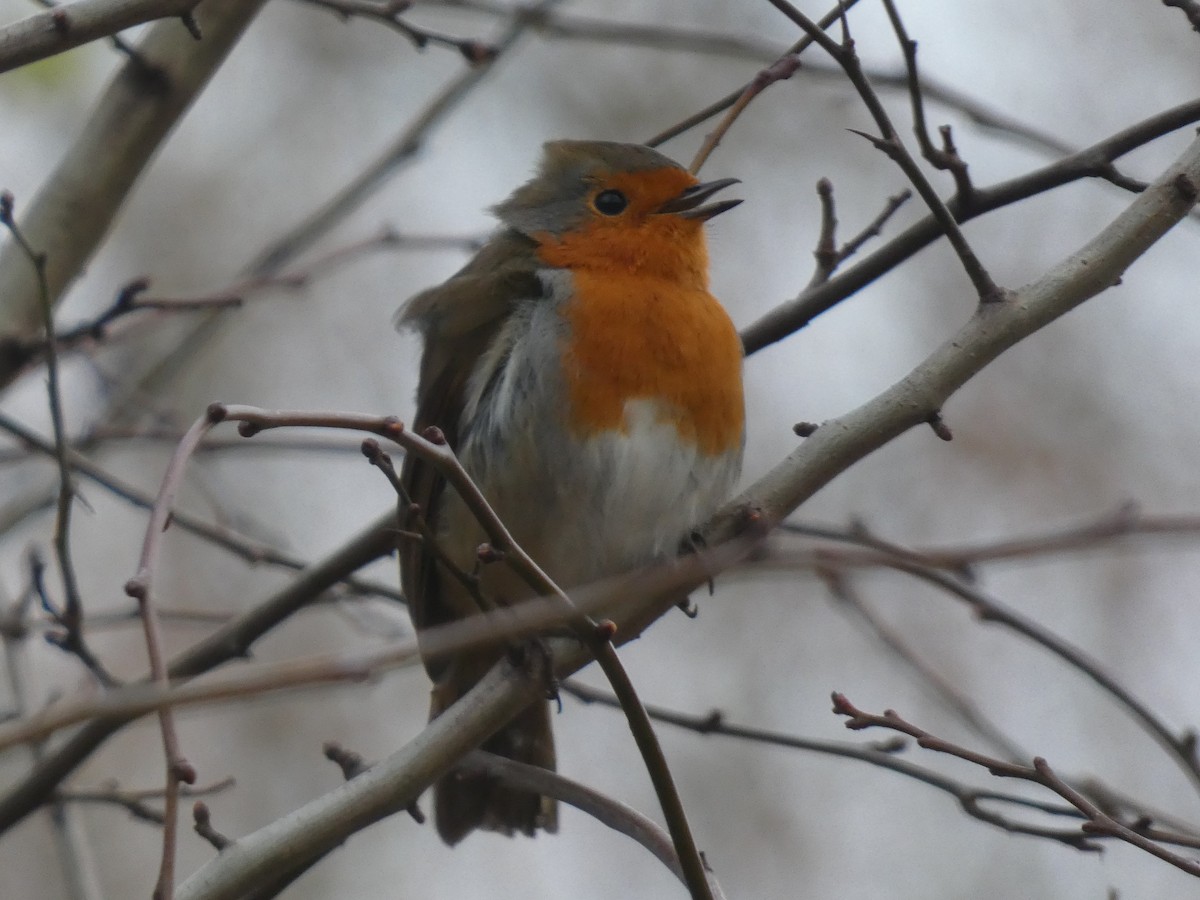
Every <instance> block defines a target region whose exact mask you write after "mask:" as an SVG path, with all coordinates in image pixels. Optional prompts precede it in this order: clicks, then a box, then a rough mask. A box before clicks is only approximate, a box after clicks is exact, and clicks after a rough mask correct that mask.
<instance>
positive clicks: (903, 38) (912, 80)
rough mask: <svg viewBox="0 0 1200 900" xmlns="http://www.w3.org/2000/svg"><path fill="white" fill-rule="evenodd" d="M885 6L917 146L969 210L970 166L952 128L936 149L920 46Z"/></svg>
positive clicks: (888, 2)
mask: <svg viewBox="0 0 1200 900" xmlns="http://www.w3.org/2000/svg"><path fill="white" fill-rule="evenodd" d="M883 5H884V8H885V9H886V10H887V14H888V19H889V20H890V21H891V23H892V30H893V31H894V32H895V33H896V40H897V41H898V42H899V43H900V49H901V51H903V53H904V66H905V69H906V71H907V72H908V94H909V100H910V102H911V103H912V111H913V131H914V133H915V134H916V136H917V143H918V144H919V145H920V147H921V155H922V156H924V157H925V159H927V160H928V161H929V163H930V164H931V165H933V166H935V167H936V168H939V169H943V170H946V171H948V172H950V174H951V175H952V176H953V177H954V183H955V185H956V187H957V191H958V196H959V197H961V198H962V200H963V203H964V204H965V205H968V206H969V205H970V203H971V193H972V191H973V187H972V185H971V177H970V175H968V174H967V164H966V163H965V162H964V161H963V159H962V157H960V156H959V155H958V151H957V150H956V149H955V147H954V141H953V138H952V137H951V135H950V126H949V125H943V126H942V128H941V129H939V130H940V131H941V135H942V144H943V146H942V148H941V149H938V148H937V147H935V146H934V145H933V141H932V140H931V139H930V137H929V126H928V125H926V123H925V99H924V96H923V94H922V91H921V76H920V75H919V74H918V72H917V42H916V41H914V40H912V39H911V38H909V36H908V31H907V29H906V28H905V27H904V20H903V19H901V18H900V13H899V11H897V9H896V4H895V3H894V2H893V0H883Z"/></svg>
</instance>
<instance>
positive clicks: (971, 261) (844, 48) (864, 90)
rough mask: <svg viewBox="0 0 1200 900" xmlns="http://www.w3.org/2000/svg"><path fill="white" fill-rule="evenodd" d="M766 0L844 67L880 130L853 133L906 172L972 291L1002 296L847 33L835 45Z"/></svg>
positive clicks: (989, 297)
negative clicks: (918, 160)
mask: <svg viewBox="0 0 1200 900" xmlns="http://www.w3.org/2000/svg"><path fill="white" fill-rule="evenodd" d="M768 2H769V3H770V4H771V5H772V6H774V7H775V8H776V9H777V10H779V11H780V12H781V13H783V14H784V15H785V16H787V17H788V18H789V19H791V20H792V21H793V22H794V23H796V24H797V25H799V26H800V27H801V28H802V29H803V30H804V31H805V33H807V34H808V36H809V37H811V38H812V39H813V40H814V41H815V42H816V43H818V44H820V45H821V49H822V50H824V51H825V52H826V53H828V54H829V55H830V56H831V57H833V59H834V61H835V62H837V63H838V65H840V66H841V67H842V69H843V70H844V71H845V73H846V77H847V78H849V79H850V83H851V84H853V85H854V87H855V90H857V91H858V95H859V96H860V97H861V98H862V101H863V103H864V105H865V106H866V107H867V109H868V111H869V112H870V113H871V118H873V119H874V120H875V124H876V126H877V127H878V128H879V131H880V136H879V137H873V136H871V135H868V134H865V133H863V132H856V133H857V134H861V135H862V136H863V137H865V138H866V139H867V140H869V141H870V142H871V143H872V145H873V146H874V147H875V148H876V149H877V150H881V151H883V152H884V153H885V154H887V156H888V158H889V159H891V160H892V161H893V162H895V163H896V165H898V166H899V167H900V169H901V170H902V171H903V172H904V174H905V175H907V176H908V180H909V181H911V182H912V185H913V187H915V188H916V189H917V193H918V194H920V195H921V199H923V200H924V201H925V204H926V205H927V206H928V207H929V209H930V212H932V213H933V217H934V219H936V220H937V223H938V225H939V226H940V228H941V230H942V232H943V233H944V234H945V235H946V239H947V240H948V241H949V242H950V246H951V247H953V248H954V252H955V253H956V254H957V255H958V258H959V261H960V262H961V263H962V266H963V269H964V270H965V271H966V273H967V277H968V278H970V279H971V284H973V285H974V286H975V293H976V294H977V295H978V298H979V301H980V302H981V303H992V302H996V301H999V300H1002V299H1004V298H1005V292H1004V291H1002V290H1001V289H1000V287H999V286H998V285H996V283H995V282H994V281H992V277H991V275H989V274H988V272H987V270H986V269H985V268H984V267H983V263H981V262H980V261H979V258H978V257H977V256H976V255H975V251H974V250H972V249H971V245H970V244H968V243H967V239H966V237H965V236H964V235H963V233H962V229H960V228H959V227H958V222H957V221H955V219H954V216H953V215H952V214H951V212H950V210H949V209H948V208H947V206H946V204H945V203H943V202H942V199H941V197H939V196H938V193H937V191H935V190H934V188H933V185H931V184H930V183H929V180H928V179H927V178H926V177H925V173H924V172H922V171H921V168H920V166H918V165H917V164H916V162H915V161H914V160H913V158H912V156H910V155H909V153H908V150H907V149H905V146H904V142H903V141H901V140H900V135H899V134H898V133H897V132H896V129H895V128H894V127H893V125H892V121H891V118H890V117H889V116H888V114H887V110H885V109H884V108H883V104H882V103H881V102H880V101H879V97H878V95H877V94H876V93H875V90H874V88H872V87H871V83H870V82H869V81H868V80H867V77H866V75H865V74H864V72H863V69H862V63H861V62H860V60H859V58H858V53H857V52H856V51H855V49H854V42H853V41H852V40H851V39H850V37H849V35H848V34H847V36H846V38H845V40H844V41H843V42H842V44H841V45H838V44H837V43H836V42H835V41H834V40H833V39H832V38H831V37H829V35H827V34H826V33H825V31H824V29H822V28H820V27H819V26H818V25H817V24H816V23H814V22H812V21H811V20H809V18H808V17H807V16H805V15H804V14H803V13H801V12H800V11H799V10H797V9H796V8H795V7H794V6H792V4H790V3H788V2H787V0H768ZM845 22H846V19H845V16H844V14H843V16H842V23H843V27H845Z"/></svg>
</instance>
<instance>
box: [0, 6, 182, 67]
mask: <svg viewBox="0 0 1200 900" xmlns="http://www.w3.org/2000/svg"><path fill="white" fill-rule="evenodd" d="M199 2H200V0H74V2H72V3H63V4H60V5H57V6H54V7H52V8H51V9H49V10H47V11H45V12H40V13H34V14H33V15H32V16H29V17H27V18H24V19H22V20H21V21H19V22H14V23H13V24H12V25H8V26H6V27H5V28H2V29H0V72H7V71H9V70H10V69H15V68H17V67H18V66H24V65H27V64H28V63H31V62H34V61H36V60H39V59H45V58H46V57H48V56H54V55H55V54H56V53H62V52H63V51H64V50H70V49H71V48H72V47H78V46H80V45H81V44H86V43H89V42H91V41H95V40H99V39H100V38H105V37H111V36H112V35H115V34H116V33H117V32H118V31H124V30H125V29H126V28H132V27H133V26H134V25H141V24H143V23H145V22H153V21H154V20H156V19H172V18H179V17H181V16H183V15H186V14H188V13H190V12H191V11H192V10H193V9H194V8H195V7H196V5H197V4H198V3H199ZM175 27H178V26H175Z"/></svg>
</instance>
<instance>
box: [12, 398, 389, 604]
mask: <svg viewBox="0 0 1200 900" xmlns="http://www.w3.org/2000/svg"><path fill="white" fill-rule="evenodd" d="M0 430H3V431H7V432H8V433H9V434H11V435H13V436H14V437H16V438H17V439H18V440H20V441H21V442H22V443H24V444H26V445H27V446H29V447H31V448H33V449H35V450H37V451H38V452H39V453H44V454H52V453H53V447H52V446H51V445H50V444H49V443H48V442H46V441H45V440H43V439H42V438H41V437H40V436H39V435H37V434H36V433H35V432H33V431H30V430H29V429H28V428H26V427H25V426H24V425H22V424H21V423H20V422H17V421H16V420H15V419H12V418H10V417H9V416H6V415H4V414H3V413H0ZM181 437H182V436H181V435H177V436H176V439H175V440H174V441H173V443H175V444H178V443H179V440H180V439H181ZM245 443H246V442H245V441H242V444H243V445H244V444H245ZM202 448H203V444H201V447H200V448H199V449H202ZM67 459H68V461H69V462H70V464H71V468H72V469H73V470H74V471H75V472H77V473H79V474H80V475H82V476H83V477H85V478H87V479H89V480H90V481H93V482H94V483H96V484H98V485H100V486H101V487H103V488H104V489H105V490H107V491H110V492H111V493H112V494H114V495H115V496H117V497H120V498H121V499H123V500H127V501H128V502H129V503H131V504H133V505H134V506H136V507H139V508H140V509H146V510H149V509H152V508H153V507H154V497H153V496H152V495H150V494H147V493H146V492H144V491H142V490H139V489H138V488H137V487H135V486H134V485H132V484H129V483H128V482H126V481H123V480H121V479H120V478H118V477H117V476H116V475H114V474H112V473H111V472H109V471H108V470H107V469H105V468H103V467H101V466H99V465H97V464H96V463H94V462H93V461H91V460H90V459H88V458H87V457H85V456H83V455H82V454H81V453H78V452H77V451H75V450H68V451H67ZM171 525H172V526H173V527H178V528H180V529H182V530H184V531H187V532H188V533H190V534H194V535H196V536H197V537H199V538H202V539H203V540H206V541H208V542H209V543H211V544H213V545H214V546H217V547H220V548H221V549H223V550H227V551H229V552H230V553H233V554H234V555H235V556H237V557H239V558H240V559H242V560H244V561H245V562H247V563H249V564H250V565H259V564H267V565H272V566H279V567H281V568H285V569H292V570H293V571H300V570H302V569H304V568H305V567H306V566H307V565H308V562H307V561H306V560H304V559H301V558H300V557H297V556H293V555H291V554H288V553H285V552H284V551H282V550H279V549H278V548H275V547H271V546H270V545H268V544H264V543H262V542H261V541H256V540H254V539H252V538H249V537H246V536H245V535H242V534H239V533H238V532H236V531H234V530H232V529H230V528H228V527H226V526H224V525H218V524H216V523H213V522H210V521H208V520H206V519H201V518H200V517H199V516H196V515H194V514H192V513H190V512H187V511H186V510H175V511H173V512H172V514H171ZM343 583H344V584H345V586H346V589H347V590H349V591H351V592H353V593H356V594H362V595H376V596H379V597H384V598H386V599H388V600H394V601H396V602H398V603H402V602H404V597H403V596H402V595H401V594H400V592H399V591H397V590H396V589H395V588H393V587H391V586H389V585H386V584H383V583H381V582H378V581H369V580H366V579H362V578H357V577H349V578H347V579H346V580H345V581H344V582H343Z"/></svg>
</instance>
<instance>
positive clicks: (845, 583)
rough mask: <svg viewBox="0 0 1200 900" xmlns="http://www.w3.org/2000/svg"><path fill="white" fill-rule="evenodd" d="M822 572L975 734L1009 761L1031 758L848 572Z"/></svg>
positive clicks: (833, 590)
mask: <svg viewBox="0 0 1200 900" xmlns="http://www.w3.org/2000/svg"><path fill="white" fill-rule="evenodd" d="M819 572H820V574H821V575H822V577H823V578H824V580H825V583H826V584H827V585H828V586H829V592H830V593H831V594H832V595H833V597H834V599H835V600H836V601H837V602H838V603H839V605H841V606H842V607H843V608H845V609H849V610H851V611H852V612H854V613H855V614H856V615H857V616H858V619H859V621H861V622H862V623H863V624H865V625H866V626H867V628H868V629H870V631H871V633H872V634H873V635H874V636H875V637H876V638H877V639H878V640H879V642H880V643H881V644H883V646H884V647H886V648H887V649H888V651H890V652H891V653H892V655H893V656H895V657H896V658H897V659H899V660H900V661H901V662H903V663H904V664H905V665H906V666H908V667H909V668H910V669H912V670H913V671H914V672H916V674H917V676H918V677H919V678H920V680H921V681H922V682H923V683H924V684H927V685H929V687H930V688H931V689H932V690H933V693H934V695H935V696H936V697H937V699H938V701H939V702H941V703H942V704H943V705H945V706H946V707H947V708H949V710H950V711H951V712H952V713H954V715H955V716H957V717H958V718H959V719H960V720H961V721H962V722H964V723H966V724H967V726H969V727H970V728H971V729H972V730H973V731H974V732H975V733H976V734H978V735H979V736H980V737H982V738H983V739H984V740H985V741H987V742H988V743H989V744H991V745H992V746H993V747H995V748H996V750H998V751H999V752H1000V753H1001V754H1002V755H1003V756H1004V757H1005V758H1006V759H1007V760H1008V761H1009V762H1019V761H1020V760H1023V759H1028V758H1029V755H1028V754H1027V753H1025V751H1024V750H1022V749H1021V748H1020V747H1019V746H1017V744H1016V743H1015V742H1014V741H1013V740H1012V739H1011V738H1009V737H1008V735H1006V734H1005V733H1004V732H1003V731H1001V730H1000V729H999V728H998V727H997V726H996V725H995V724H994V723H993V722H991V721H989V720H988V718H987V717H986V716H985V715H984V714H983V712H982V711H981V710H980V709H979V708H978V707H976V706H975V704H974V703H972V702H971V701H970V700H969V699H968V698H967V697H966V696H965V695H964V694H963V693H962V692H960V691H959V690H958V689H957V688H956V687H955V686H954V685H953V684H951V683H950V682H949V681H947V680H946V679H945V678H943V677H942V676H941V675H939V674H938V673H937V672H936V671H934V669H933V668H932V667H930V666H929V665H928V664H927V663H926V662H925V660H924V659H922V657H921V655H920V654H919V653H917V652H916V651H915V650H914V649H913V648H912V647H910V646H909V645H908V643H907V642H906V641H905V640H904V639H903V638H902V637H901V636H900V634H899V633H897V631H896V630H895V629H893V628H891V627H890V626H889V625H887V623H885V622H883V621H882V620H881V619H880V618H879V617H878V616H877V615H875V612H874V610H872V609H871V607H870V606H868V605H867V603H866V602H865V601H864V600H863V598H862V597H861V596H860V595H859V593H858V590H857V589H856V588H855V587H854V585H853V583H852V582H851V580H850V579H849V578H848V577H847V576H846V575H845V573H843V572H837V571H833V570H819Z"/></svg>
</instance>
